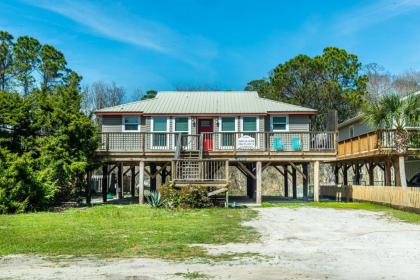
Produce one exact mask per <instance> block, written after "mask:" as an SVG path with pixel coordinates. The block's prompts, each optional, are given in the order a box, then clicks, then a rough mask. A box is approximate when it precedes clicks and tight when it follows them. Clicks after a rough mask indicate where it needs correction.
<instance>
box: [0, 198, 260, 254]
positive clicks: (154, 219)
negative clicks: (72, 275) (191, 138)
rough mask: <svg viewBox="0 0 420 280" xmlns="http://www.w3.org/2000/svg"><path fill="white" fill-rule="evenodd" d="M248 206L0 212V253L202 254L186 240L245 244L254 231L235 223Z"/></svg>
mask: <svg viewBox="0 0 420 280" xmlns="http://www.w3.org/2000/svg"><path fill="white" fill-rule="evenodd" d="M255 216H256V212H255V211H253V210H251V209H224V208H212V209H199V210H182V211H181V210H180V211H174V210H165V209H151V208H149V207H148V206H140V205H125V206H115V205H103V206H95V207H91V208H82V209H80V208H79V209H69V210H66V211H64V212H60V213H51V212H44V213H30V214H18V215H3V216H0V255H8V254H31V253H33V254H42V255H49V256H57V255H72V256H76V257H78V256H87V255H95V256H99V257H135V256H137V257H138V256H141V257H158V258H166V259H185V258H189V257H193V256H194V257H203V258H206V257H208V256H206V254H205V251H204V250H203V249H202V248H200V247H197V246H190V245H191V244H198V243H203V244H223V243H227V242H247V241H252V240H255V239H256V238H257V237H258V234H257V232H256V231H255V230H254V229H252V228H250V227H244V226H242V225H241V224H240V223H241V222H242V221H244V220H249V219H252V218H254V217H255Z"/></svg>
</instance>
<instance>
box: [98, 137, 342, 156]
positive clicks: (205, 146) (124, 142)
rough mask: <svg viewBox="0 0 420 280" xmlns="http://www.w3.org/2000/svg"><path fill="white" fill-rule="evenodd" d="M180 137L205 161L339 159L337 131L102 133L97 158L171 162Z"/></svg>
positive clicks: (184, 144) (184, 145)
mask: <svg viewBox="0 0 420 280" xmlns="http://www.w3.org/2000/svg"><path fill="white" fill-rule="evenodd" d="M245 135H246V136H249V137H251V143H248V144H247V145H242V144H241V137H243V136H245ZM249 137H248V139H249ZM179 138H181V139H182V141H181V142H182V143H181V144H182V150H183V151H193V152H198V153H199V154H200V157H202V158H214V159H228V160H238V161H283V160H294V161H301V160H303V159H307V160H325V161H327V160H332V159H335V156H336V134H335V133H334V132H275V133H273V132H255V133H242V132H232V133H231V132H226V133H220V132H219V133H203V134H201V135H198V134H189V135H186V134H183V135H180V134H176V133H148V132H138V133H115V132H111V133H101V134H100V146H99V149H98V150H97V152H96V156H97V157H98V158H99V159H101V160H108V161H112V160H114V161H135V160H144V159H147V160H150V161H157V162H162V161H168V160H171V159H174V158H176V157H177V152H178V151H179V149H177V144H176V143H177V139H179Z"/></svg>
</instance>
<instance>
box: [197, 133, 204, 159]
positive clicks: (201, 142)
mask: <svg viewBox="0 0 420 280" xmlns="http://www.w3.org/2000/svg"><path fill="white" fill-rule="evenodd" d="M203 142H204V134H203V133H200V137H199V140H198V151H199V158H200V159H202V158H203Z"/></svg>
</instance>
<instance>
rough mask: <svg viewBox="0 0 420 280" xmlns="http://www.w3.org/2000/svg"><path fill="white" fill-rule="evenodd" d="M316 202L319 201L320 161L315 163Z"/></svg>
mask: <svg viewBox="0 0 420 280" xmlns="http://www.w3.org/2000/svg"><path fill="white" fill-rule="evenodd" d="M314 201H315V202H318V201H319V160H316V161H315V162H314Z"/></svg>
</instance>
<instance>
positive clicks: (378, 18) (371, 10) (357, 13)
mask: <svg viewBox="0 0 420 280" xmlns="http://www.w3.org/2000/svg"><path fill="white" fill-rule="evenodd" d="M418 8H420V0H383V1H377V2H374V3H372V4H368V5H364V6H360V7H358V8H356V9H354V10H350V11H349V12H347V13H344V14H342V15H340V16H339V17H338V18H337V19H336V20H335V22H334V24H333V26H334V27H333V29H334V32H335V33H336V34H338V35H348V34H351V33H354V32H357V31H359V30H362V29H364V28H366V27H369V26H372V25H375V24H378V23H381V22H384V21H388V20H390V19H392V18H395V17H398V16H401V15H405V14H408V13H410V12H414V11H415V10H416V9H418Z"/></svg>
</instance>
